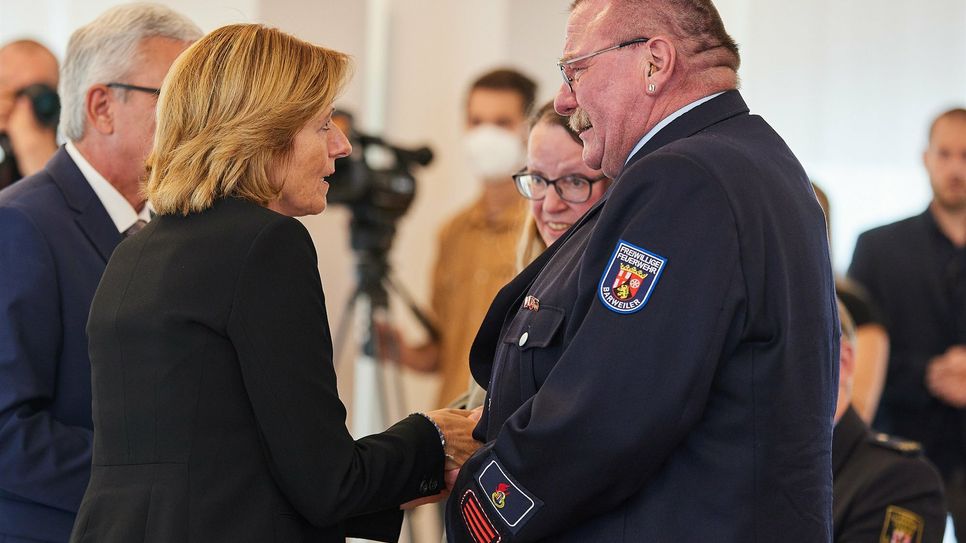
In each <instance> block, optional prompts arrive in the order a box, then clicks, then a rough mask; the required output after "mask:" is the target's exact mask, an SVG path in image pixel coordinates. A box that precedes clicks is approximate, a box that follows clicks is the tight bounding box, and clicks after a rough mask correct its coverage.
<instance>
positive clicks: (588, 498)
mask: <svg viewBox="0 0 966 543" xmlns="http://www.w3.org/2000/svg"><path fill="white" fill-rule="evenodd" d="M738 64H739V55H738V48H737V46H736V45H735V42H734V41H733V40H732V39H731V37H730V36H729V35H728V33H727V32H726V31H725V29H724V25H723V23H722V21H721V18H720V17H719V15H718V12H717V10H716V9H715V7H714V5H713V4H712V3H711V2H710V0H673V1H672V0H578V1H577V2H575V3H574V6H573V8H572V12H571V15H570V19H569V22H568V26H567V37H566V42H565V48H564V56H563V59H562V60H561V61H560V63H559V67H560V71H561V74H562V76H563V79H564V83H563V84H562V85H561V87H560V89H559V92H558V94H557V97H556V103H555V105H556V109H557V111H558V112H559V113H561V114H566V115H568V116H570V117H571V119H570V121H571V124H572V126H573V127H575V128H576V131H577V132H578V133H579V134H580V138H581V140H582V141H583V146H584V148H583V159H584V162H585V164H586V165H587V166H588V167H590V168H591V169H600V170H602V172H603V173H604V174H605V175H607V176H609V177H612V178H614V179H615V180H614V182H613V184H612V186H611V187H610V189H609V190H608V191H607V193H606V194H605V195H604V197H603V198H602V199H601V200H599V201H598V202H597V204H595V205H594V206H593V207H591V208H590V209H589V210H588V211H587V212H586V214H584V215H583V217H582V218H581V219H579V220H578V221H577V222H576V223H575V224H574V225H573V226H572V227H571V228H570V229H569V230H568V231H567V232H566V233H565V234H564V235H563V236H562V237H561V238H560V239H559V240H557V241H556V242H554V244H553V245H551V246H550V247H549V248H548V249H547V250H546V251H544V252H543V253H542V254H541V255H540V257H538V258H537V259H536V260H535V261H534V262H533V263H532V264H531V265H530V266H528V267H527V268H525V269H524V270H523V271H522V272H521V273H520V275H519V276H517V277H516V278H515V279H514V280H513V281H511V282H510V283H509V284H508V285H507V286H506V287H504V288H503V290H501V291H500V293H499V294H498V295H497V297H496V298H495V299H494V301H493V304H492V305H491V307H490V310H489V312H488V313H487V316H486V318H485V319H484V321H483V324H482V326H481V328H480V331H479V334H478V335H477V338H476V340H475V342H474V344H473V348H472V350H471V353H470V364H471V369H472V372H473V375H474V377H475V378H476V380H477V382H479V383H480V384H481V385H483V386H485V387H486V388H487V399H486V402H485V404H484V405H485V408H484V416H483V419H481V421H480V424H479V426H477V428H476V433H475V435H476V437H477V438H478V439H479V440H481V441H483V442H484V443H485V445H484V446H483V447H481V448H480V450H479V451H478V452H477V453H476V454H474V455H473V456H472V457H471V458H470V459H469V460H468V461H467V462H466V464H465V465H464V466H463V467H462V470H461V471H460V473H459V477H458V478H457V481H456V483H455V484H454V486H453V490H452V494H451V496H450V500H449V503H448V505H447V510H446V529H447V534H448V538H449V542H450V543H469V542H472V543H484V542H485V543H491V542H495V541H499V542H500V543H510V542H516V543H520V542H526V541H541V542H543V541H553V542H554V543H567V542H581V543H585V542H606V543H620V542H626V543H632V542H633V543H639V542H642V541H647V542H655V543H669V542H675V543H676V542H699V541H700V542H705V541H707V542H714V543H729V542H735V543H737V542H745V541H760V542H769V543H770V542H774V541H781V542H782V543H798V542H801V543H818V542H828V541H831V539H832V476H831V474H832V420H833V416H834V414H835V391H836V385H837V382H838V363H837V361H838V357H839V335H840V330H839V325H838V317H837V309H836V303H835V294H834V287H835V286H834V281H833V278H832V269H831V265H830V263H829V254H828V241H827V240H826V237H825V228H824V223H825V219H824V217H823V214H822V210H821V208H820V207H819V205H818V202H817V201H816V200H815V195H814V193H813V192H812V189H811V186H810V185H809V181H808V177H807V176H806V174H805V172H804V171H803V169H802V167H801V165H800V164H799V162H798V160H797V159H796V158H795V156H794V154H793V153H792V152H791V150H789V149H788V147H787V146H786V145H785V143H784V142H783V141H782V139H781V137H780V136H779V135H778V134H777V133H775V132H774V130H772V129H771V127H769V126H768V124H767V123H766V122H765V121H764V120H762V119H761V118H760V117H757V116H753V115H750V114H749V110H748V106H747V105H745V103H744V100H743V99H742V97H741V94H740V93H739V92H738V91H737V90H736V87H737V83H738V81H737V69H738Z"/></svg>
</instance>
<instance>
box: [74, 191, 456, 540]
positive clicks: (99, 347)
mask: <svg viewBox="0 0 966 543" xmlns="http://www.w3.org/2000/svg"><path fill="white" fill-rule="evenodd" d="M88 333H89V336H90V353H91V367H92V383H93V395H94V430H95V432H94V440H95V441H94V466H93V472H92V475H91V482H90V486H89V487H88V489H87V493H86V494H85V496H84V501H83V503H82V504H81V508H80V512H79V514H78V519H77V523H76V525H75V527H74V532H73V536H72V538H71V541H74V542H77V543H80V542H92V543H111V542H117V543H132V542H139V541H144V542H170V543H188V542H197V543H214V542H219V541H224V542H231V543H241V542H246V541H250V542H253V543H256V542H257V543H267V542H272V541H277V542H284V543H299V542H330V541H342V540H343V539H344V538H345V537H346V535H347V534H348V535H352V536H367V537H370V538H379V539H383V540H394V539H395V537H396V536H397V534H398V531H399V527H400V523H401V519H402V514H401V512H400V511H399V510H398V505H399V504H400V503H402V502H403V501H406V500H410V499H413V498H416V497H421V496H425V495H429V494H435V493H437V492H438V491H439V489H440V488H441V484H442V468H443V451H442V448H441V447H440V442H439V435H438V434H437V431H436V429H435V427H434V426H433V425H432V423H430V422H429V421H427V420H426V419H425V418H423V417H421V416H418V415H414V416H411V417H410V418H408V419H406V420H404V421H402V422H400V423H398V424H397V425H395V426H393V427H392V428H390V429H389V430H388V431H386V432H385V433H382V434H378V435H375V436H370V437H367V438H363V439H360V440H359V441H355V442H354V441H353V440H352V438H351V437H350V435H349V433H348V431H346V428H345V409H344V407H343V405H342V403H341V402H340V401H339V397H338V392H337V390H336V377H335V370H334V368H333V365H332V345H331V340H330V336H329V328H328V324H327V321H326V312H325V300H324V298H323V294H322V285H321V282H320V279H319V273H318V259H317V255H316V252H315V248H314V246H313V244H312V240H311V238H310V237H309V234H308V232H307V231H306V230H305V228H304V227H303V226H302V224H301V223H300V222H298V221H297V220H295V219H292V218H289V217H284V216H282V215H279V214H277V213H275V212H273V211H269V210H267V209H265V208H263V207H261V206H258V205H255V204H253V203H250V202H247V201H244V200H239V199H234V198H228V199H223V200H220V201H218V202H216V203H215V205H214V206H213V207H212V208H210V209H208V210H206V211H204V212H201V213H194V214H190V215H188V216H180V215H177V216H172V215H164V216H159V217H157V218H155V220H153V221H152V222H151V223H150V224H149V225H148V226H146V227H145V228H144V229H143V230H141V232H139V233H138V235H136V236H133V237H131V238H129V239H127V240H125V242H124V243H122V244H121V245H120V246H119V247H118V248H117V250H116V251H115V253H114V256H113V257H112V258H111V261H110V263H109V264H108V266H107V270H106V271H105V273H104V278H103V280H102V281H101V285H100V287H99V288H98V290H97V295H96V296H95V298H94V303H93V305H92V307H91V317H90V324H89V325H88ZM381 511H385V512H384V513H379V512H381ZM369 513H373V514H369ZM365 514H369V515H367V516H362V517H360V515H365Z"/></svg>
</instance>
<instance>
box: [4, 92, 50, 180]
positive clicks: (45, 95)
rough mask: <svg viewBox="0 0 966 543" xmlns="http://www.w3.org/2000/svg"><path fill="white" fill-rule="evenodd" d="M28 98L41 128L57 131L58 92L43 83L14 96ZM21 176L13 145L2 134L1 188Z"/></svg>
mask: <svg viewBox="0 0 966 543" xmlns="http://www.w3.org/2000/svg"><path fill="white" fill-rule="evenodd" d="M21 96H26V97H27V99H29V100H30V105H31V106H32V109H33V112H34V118H36V119H37V122H38V123H39V124H40V125H41V126H45V127H47V128H52V129H55V130H56V129H57V123H58V122H59V121H60V98H58V96H57V91H56V90H54V89H53V88H51V87H50V86H48V85H44V84H43V83H37V84H35V85H28V86H26V87H24V88H22V89H20V90H18V91H17V92H16V93H15V94H14V98H20V97H21ZM20 176H21V174H20V168H19V167H18V165H17V160H16V157H14V155H13V145H11V143H10V138H9V136H7V134H5V133H0V188H3V187H5V186H7V185H9V184H10V183H13V182H14V181H16V180H17V179H19V178H20Z"/></svg>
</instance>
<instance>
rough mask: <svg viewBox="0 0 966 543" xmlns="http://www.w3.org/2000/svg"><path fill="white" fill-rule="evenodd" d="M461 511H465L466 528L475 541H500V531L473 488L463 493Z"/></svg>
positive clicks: (498, 542)
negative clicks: (487, 514)
mask: <svg viewBox="0 0 966 543" xmlns="http://www.w3.org/2000/svg"><path fill="white" fill-rule="evenodd" d="M460 511H461V512H462V513H463V523H465V524H466V530H467V531H468V532H469V533H470V536H472V537H473V541H474V542H475V543H500V540H501V536H500V533H499V532H497V531H496V528H494V527H493V523H492V522H490V519H489V518H488V517H487V516H486V512H485V511H483V507H482V506H481V505H480V500H479V499H477V497H476V494H475V493H474V492H473V491H472V490H467V491H466V492H465V493H463V497H462V498H461V499H460Z"/></svg>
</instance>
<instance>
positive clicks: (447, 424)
mask: <svg viewBox="0 0 966 543" xmlns="http://www.w3.org/2000/svg"><path fill="white" fill-rule="evenodd" d="M427 415H428V416H429V417H430V418H431V419H433V421H435V422H436V425H437V426H439V429H440V430H442V432H443V437H444V438H445V439H446V449H445V450H444V451H443V453H444V454H445V455H446V468H445V469H446V470H447V471H449V470H452V469H457V468H459V467H460V466H462V465H463V463H464V462H466V460H467V459H468V458H469V457H470V456H472V455H473V453H475V452H476V450H477V449H479V448H480V445H482V443H480V442H479V441H477V440H475V439H473V428H475V427H476V423H477V422H479V415H478V413H477V411H466V410H463V409H437V410H436V411H430V412H429V413H427Z"/></svg>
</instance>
